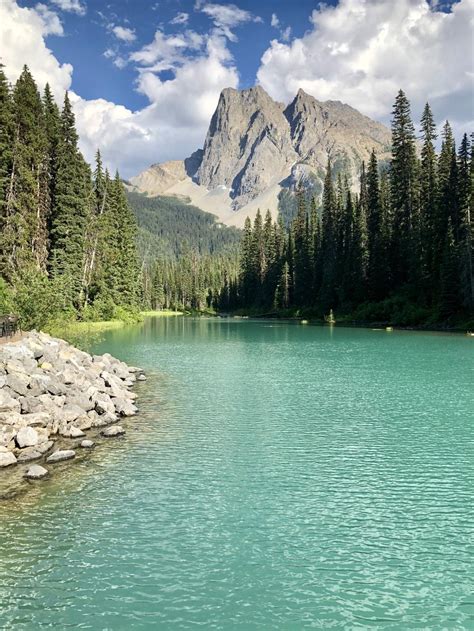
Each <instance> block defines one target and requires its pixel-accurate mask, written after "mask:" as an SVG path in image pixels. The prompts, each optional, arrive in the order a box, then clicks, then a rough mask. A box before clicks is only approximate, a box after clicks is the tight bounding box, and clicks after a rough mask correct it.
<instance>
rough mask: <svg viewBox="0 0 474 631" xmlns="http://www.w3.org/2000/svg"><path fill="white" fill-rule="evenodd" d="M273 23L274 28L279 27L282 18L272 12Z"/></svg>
mask: <svg viewBox="0 0 474 631" xmlns="http://www.w3.org/2000/svg"><path fill="white" fill-rule="evenodd" d="M271 25H272V26H273V28H278V27H279V26H280V20H279V19H278V16H277V14H276V13H272V20H271Z"/></svg>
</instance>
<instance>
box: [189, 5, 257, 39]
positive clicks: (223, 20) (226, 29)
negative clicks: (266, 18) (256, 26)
mask: <svg viewBox="0 0 474 631" xmlns="http://www.w3.org/2000/svg"><path fill="white" fill-rule="evenodd" d="M195 8H196V9H197V10H199V11H201V12H202V13H205V14H206V15H207V16H209V17H210V18H211V20H212V21H213V22H214V25H215V27H216V29H217V31H218V32H219V33H220V34H222V35H223V36H224V37H227V39H229V40H230V41H231V42H236V41H237V36H236V35H235V34H234V33H233V31H232V30H231V29H233V28H235V27H236V26H240V25H241V24H245V23H246V22H262V18H261V17H259V16H258V15H253V13H250V11H246V10H244V9H240V8H239V7H237V6H236V5H235V4H215V3H212V2H202V1H201V0H198V1H197V2H196V5H195Z"/></svg>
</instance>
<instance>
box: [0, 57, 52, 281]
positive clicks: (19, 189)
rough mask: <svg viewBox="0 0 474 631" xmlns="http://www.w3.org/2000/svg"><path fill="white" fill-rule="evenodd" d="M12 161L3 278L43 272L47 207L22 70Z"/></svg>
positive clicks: (37, 121)
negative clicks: (23, 272)
mask: <svg viewBox="0 0 474 631" xmlns="http://www.w3.org/2000/svg"><path fill="white" fill-rule="evenodd" d="M13 111H14V135H13V151H12V153H13V161H12V164H11V169H10V176H9V181H8V182H7V186H6V189H7V190H6V199H5V204H4V213H3V226H2V233H1V235H0V239H1V247H0V252H2V255H3V261H2V263H3V265H2V267H3V270H4V274H5V276H6V277H7V278H10V279H11V278H12V277H13V275H14V274H15V272H18V271H19V270H20V269H23V268H26V267H31V266H33V267H35V268H37V269H40V270H41V269H44V265H45V257H46V252H47V213H48V208H49V200H48V191H47V186H46V184H47V180H46V178H45V174H46V156H45V153H46V141H45V131H44V119H43V108H42V103H41V97H40V94H39V92H38V89H37V87H36V83H35V81H34V79H33V77H32V76H31V73H30V71H29V70H28V68H27V67H26V66H25V67H24V68H23V72H22V73H21V75H20V77H19V79H18V81H17V82H16V84H15V88H14V90H13Z"/></svg>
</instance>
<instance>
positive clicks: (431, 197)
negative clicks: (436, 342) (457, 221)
mask: <svg viewBox="0 0 474 631" xmlns="http://www.w3.org/2000/svg"><path fill="white" fill-rule="evenodd" d="M421 131H422V140H423V146H422V149H421V168H420V230H421V250H422V251H421V257H420V258H421V272H420V273H421V276H422V279H423V280H422V282H423V284H424V286H425V287H424V292H425V295H426V294H428V295H429V294H430V293H431V292H432V287H433V285H434V284H436V282H437V273H436V265H437V260H438V259H439V257H438V255H437V246H436V243H437V235H436V231H437V219H436V217H437V206H436V205H437V200H438V175H437V164H436V162H437V161H436V152H435V146H434V143H435V141H436V125H435V122H434V119H433V114H432V112H431V108H430V106H429V104H428V103H427V104H426V105H425V109H424V111H423V116H422V118H421Z"/></svg>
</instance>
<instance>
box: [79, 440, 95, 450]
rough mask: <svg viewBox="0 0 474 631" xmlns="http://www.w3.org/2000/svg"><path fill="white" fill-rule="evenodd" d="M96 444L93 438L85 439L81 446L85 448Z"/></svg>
mask: <svg viewBox="0 0 474 631" xmlns="http://www.w3.org/2000/svg"><path fill="white" fill-rule="evenodd" d="M94 445H95V443H94V441H93V440H83V441H82V442H81V444H80V445H79V446H80V447H82V448H83V449H91V448H92V447H94Z"/></svg>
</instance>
